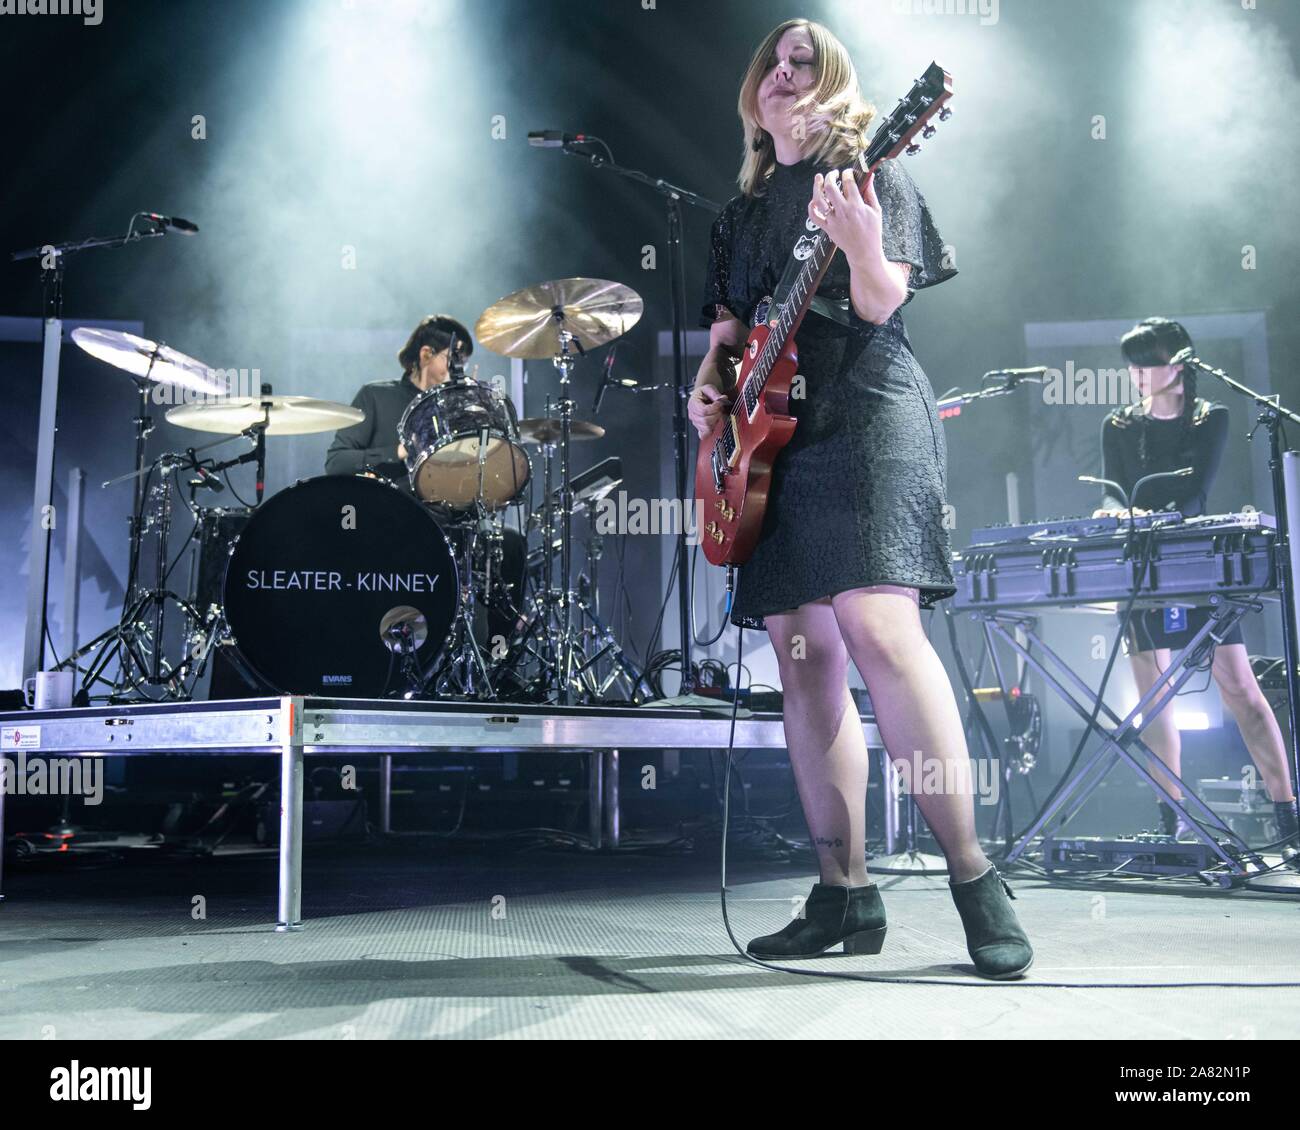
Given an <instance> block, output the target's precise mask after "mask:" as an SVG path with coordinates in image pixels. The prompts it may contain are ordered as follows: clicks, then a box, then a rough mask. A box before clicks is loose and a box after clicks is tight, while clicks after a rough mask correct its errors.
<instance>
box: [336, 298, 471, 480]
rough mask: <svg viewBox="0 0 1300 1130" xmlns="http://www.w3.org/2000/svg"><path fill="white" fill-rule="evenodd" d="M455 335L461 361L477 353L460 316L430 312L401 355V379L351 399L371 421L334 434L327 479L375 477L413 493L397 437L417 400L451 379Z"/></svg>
mask: <svg viewBox="0 0 1300 1130" xmlns="http://www.w3.org/2000/svg"><path fill="white" fill-rule="evenodd" d="M453 335H454V336H455V340H456V347H457V349H458V350H459V352H460V355H461V357H462V358H465V357H468V356H469V355H470V354H471V353H473V352H474V342H473V341H472V340H471V338H470V336H469V330H467V329H466V328H465V327H464V326H463V325H462V324H461V323H460V322H458V321H457V320H456V319H455V318H452V317H449V316H448V315H446V314H430V315H429V316H428V317H427V318H421V319H420V324H419V325H418V326H416V327H415V329H414V331H412V333H411V336H410V338H409V339H407V342H406V344H405V345H404V346H403V347H402V350H401V352H400V353H398V355H397V360H398V361H399V362H400V363H401V366H402V376H401V378H400V379H399V380H395V381H372V382H371V383H370V384H367V385H362V386H361V389H360V391H359V392H358V393H357V395H356V396H355V397H353V398H352V407H354V408H360V409H361V410H362V411H363V412H365V414H366V418H365V419H364V420H363V421H362V422H361V423H359V424H353V425H352V426H351V427H348V428H343V429H341V430H340V431H339V432H337V433H336V434H335V436H334V442H333V443H332V444H330V449H329V451H328V452H327V453H326V455H325V473H326V474H327V475H359V474H365V473H370V474H374V475H378V476H379V477H380V478H383V479H390V480H391V481H393V482H394V483H396V484H397V485H398V486H400V487H401V488H402V489H403V490H405V491H407V492H408V493H410V492H411V485H410V480H409V479H408V477H407V473H406V465H405V463H404V462H403V460H404V459H405V458H406V449H405V448H404V447H403V446H402V444H401V443H400V442H399V440H398V438H397V425H398V424H399V423H400V422H401V419H402V415H403V413H405V412H406V409H407V407H408V406H409V405H410V403H411V401H412V400H414V399H415V398H416V397H417V396H419V395H420V393H422V392H424V391H426V390H427V389H430V388H432V387H433V386H434V385H440V384H444V383H445V382H446V381H447V380H448V379H449V378H450V376H451V365H450V357H449V354H450V347H451V343H452V337H453Z"/></svg>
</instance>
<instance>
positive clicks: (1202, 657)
mask: <svg viewBox="0 0 1300 1130" xmlns="http://www.w3.org/2000/svg"><path fill="white" fill-rule="evenodd" d="M1209 601H1210V604H1211V606H1212V616H1211V618H1210V620H1209V621H1208V622H1207V623H1206V624H1205V625H1204V626H1203V627H1202V628H1201V629H1200V631H1198V632H1197V633H1196V635H1194V636H1193V637H1192V639H1191V641H1190V642H1189V643H1188V644H1187V646H1186V647H1184V648H1183V650H1182V651H1180V652H1179V653H1178V655H1177V656H1176V657H1174V659H1172V660H1171V661H1170V664H1169V671H1177V672H1178V674H1177V676H1176V677H1175V681H1174V682H1173V683H1170V682H1169V680H1168V679H1167V678H1166V679H1162V680H1160V681H1158V682H1157V683H1156V684H1155V685H1154V686H1153V687H1152V688H1151V689H1150V690H1149V691H1148V692H1147V693H1146V694H1145V695H1143V696H1142V699H1141V701H1140V702H1138V704H1137V705H1136V706H1135V707H1133V709H1132V710H1131V711H1130V712H1129V713H1128V714H1127V715H1126V716H1125V717H1123V718H1120V717H1119V716H1118V715H1117V714H1116V713H1115V712H1114V711H1113V710H1111V709H1110V707H1108V706H1107V705H1106V704H1105V703H1104V702H1099V699H1098V697H1097V693H1096V691H1094V690H1092V689H1091V688H1090V687H1089V686H1088V685H1087V683H1085V682H1084V681H1083V680H1082V679H1081V678H1080V677H1079V676H1078V675H1077V674H1076V673H1075V672H1074V671H1072V670H1070V668H1069V667H1068V666H1067V665H1066V663H1065V662H1064V660H1062V659H1061V657H1060V656H1059V655H1057V654H1056V652H1054V651H1052V649H1051V648H1049V647H1048V646H1047V645H1046V644H1045V643H1043V641H1042V639H1041V638H1040V637H1039V636H1038V634H1037V632H1036V631H1035V626H1036V624H1037V619H1038V617H1037V613H1035V612H1032V611H1027V610H1024V609H1017V610H1011V609H990V610H979V611H972V612H971V616H972V618H973V619H975V620H976V621H979V622H980V623H981V624H982V625H983V628H984V634H985V640H986V642H987V645H988V648H989V653H990V655H992V656H994V667H995V669H996V670H997V674H998V681H999V684H1000V685H1001V687H1002V691H1003V693H1004V694H1005V693H1006V692H1007V691H1008V687H1007V685H1006V684H1005V682H1004V680H1003V677H1002V669H1001V666H1000V665H999V664H998V663H997V660H996V654H997V653H996V651H995V649H994V643H995V640H996V639H1001V640H1003V641H1004V642H1005V643H1006V644H1008V645H1009V646H1010V647H1011V648H1012V649H1013V650H1014V651H1015V652H1016V654H1017V655H1019V656H1020V657H1021V658H1022V659H1023V660H1024V661H1025V662H1026V663H1028V664H1029V665H1030V666H1031V667H1033V668H1034V670H1035V671H1037V672H1038V673H1039V674H1040V675H1042V676H1043V678H1044V679H1045V680H1046V682H1047V685H1048V686H1050V687H1051V688H1052V689H1053V690H1054V691H1055V692H1056V693H1057V695H1059V696H1060V698H1061V699H1062V700H1063V701H1064V702H1065V703H1066V704H1067V705H1069V707H1070V708H1071V709H1072V710H1073V711H1074V712H1075V713H1076V714H1077V715H1078V716H1079V717H1080V718H1081V719H1083V722H1084V724H1085V725H1086V726H1087V727H1088V728H1089V729H1090V730H1092V731H1094V732H1095V733H1096V734H1097V735H1099V736H1100V737H1101V738H1102V739H1103V741H1102V744H1101V745H1100V746H1099V747H1098V748H1097V749H1096V750H1095V751H1094V752H1092V753H1091V754H1085V755H1084V757H1083V758H1082V760H1081V763H1080V764H1079V766H1078V767H1077V768H1076V770H1075V771H1074V773H1073V774H1072V775H1071V776H1070V777H1069V778H1068V779H1066V780H1064V781H1063V782H1062V783H1061V785H1060V786H1059V787H1058V788H1057V790H1056V793H1055V795H1054V796H1053V797H1052V799H1051V801H1050V802H1049V803H1048V805H1047V807H1046V808H1044V810H1043V812H1042V815H1040V816H1039V817H1038V819H1037V820H1035V821H1034V824H1033V826H1032V827H1031V828H1030V829H1029V830H1028V831H1027V832H1025V834H1024V835H1023V836H1021V837H1020V839H1019V840H1018V841H1017V842H1016V843H1015V845H1014V846H1012V848H1011V850H1010V851H1009V852H1008V853H1007V856H1006V862H1008V863H1010V862H1012V861H1014V860H1015V859H1017V858H1018V857H1019V856H1020V855H1022V854H1023V853H1024V852H1025V851H1026V849H1027V848H1028V847H1029V845H1030V843H1031V842H1032V841H1033V840H1035V839H1036V838H1037V837H1039V836H1040V835H1041V834H1042V833H1043V832H1044V829H1046V828H1047V827H1048V826H1049V825H1052V824H1055V825H1056V826H1057V827H1058V829H1059V828H1061V827H1064V825H1065V824H1067V823H1068V822H1069V821H1070V820H1071V819H1072V818H1073V817H1074V816H1075V815H1076V814H1077V813H1078V812H1079V810H1080V809H1081V808H1082V807H1083V805H1084V803H1085V802H1086V801H1087V800H1088V798H1089V797H1090V796H1091V795H1092V793H1093V792H1094V791H1095V790H1096V788H1097V787H1098V785H1100V784H1101V782H1102V780H1103V779H1104V778H1105V777H1106V776H1107V774H1109V773H1110V771H1111V769H1113V768H1114V767H1115V766H1116V765H1117V764H1118V763H1119V762H1120V761H1124V762H1126V763H1127V764H1128V765H1130V766H1131V767H1132V768H1133V770H1134V772H1136V773H1137V775H1138V776H1139V777H1140V778H1142V780H1144V781H1146V782H1147V784H1149V785H1150V786H1151V787H1152V788H1153V789H1155V791H1156V793H1157V794H1158V795H1160V796H1161V797H1163V798H1164V800H1165V802H1166V803H1167V804H1168V805H1169V806H1170V807H1171V808H1172V809H1173V810H1174V811H1175V812H1177V813H1178V814H1179V815H1181V816H1182V817H1183V818H1184V819H1185V820H1186V821H1187V823H1188V825H1189V826H1190V827H1191V828H1192V830H1193V831H1194V832H1195V833H1196V836H1197V838H1198V839H1200V840H1201V841H1202V842H1204V843H1205V844H1206V845H1207V846H1208V847H1209V848H1210V850H1211V851H1212V852H1213V853H1214V854H1215V855H1216V856H1218V858H1219V859H1220V860H1221V861H1222V862H1223V864H1224V866H1225V867H1226V868H1227V869H1228V871H1229V872H1231V873H1232V874H1234V875H1242V876H1245V875H1252V874H1254V873H1255V871H1254V869H1255V868H1258V869H1259V870H1261V871H1264V870H1267V865H1266V864H1265V863H1264V861H1263V860H1262V859H1261V858H1260V857H1259V856H1258V855H1257V854H1256V853H1255V852H1254V851H1253V850H1252V849H1251V848H1250V847H1249V846H1248V845H1247V844H1246V843H1245V842H1244V841H1243V840H1242V839H1241V838H1240V837H1239V836H1237V835H1236V834H1235V833H1234V832H1232V831H1231V830H1230V829H1229V828H1228V827H1227V825H1226V824H1224V823H1223V821H1222V820H1221V819H1220V818H1219V817H1218V815H1217V814H1216V813H1215V812H1213V811H1212V810H1211V809H1210V808H1209V807H1208V806H1207V805H1206V804H1205V802H1204V801H1202V800H1201V798H1200V797H1198V796H1197V795H1196V794H1195V793H1194V792H1193V791H1192V790H1191V789H1189V788H1187V786H1186V785H1184V784H1183V782H1182V780H1181V779H1180V778H1175V779H1177V780H1178V781H1179V784H1180V785H1181V786H1182V790H1183V799H1182V800H1175V799H1174V798H1173V797H1172V796H1170V794H1169V791H1168V790H1167V789H1166V788H1165V787H1164V786H1163V785H1162V784H1161V783H1160V781H1159V779H1158V778H1157V777H1156V776H1155V772H1161V773H1164V774H1167V775H1168V776H1170V777H1175V774H1174V773H1173V772H1172V771H1170V770H1169V769H1167V768H1165V766H1164V763H1163V762H1162V761H1161V760H1160V759H1159V758H1158V757H1157V756H1156V755H1155V753H1154V752H1153V751H1152V750H1151V748H1150V747H1149V746H1148V745H1147V744H1146V743H1145V742H1143V741H1142V739H1141V738H1140V736H1139V735H1140V733H1141V731H1142V730H1143V729H1144V728H1145V727H1146V725H1147V724H1148V723H1149V722H1150V720H1151V719H1152V718H1154V717H1155V716H1156V715H1157V714H1159V713H1160V711H1162V710H1164V708H1165V707H1166V706H1167V705H1168V704H1169V703H1170V702H1171V701H1172V700H1173V698H1174V696H1175V695H1176V694H1177V693H1178V691H1179V689H1180V688H1181V687H1182V686H1183V684H1184V683H1186V682H1187V680H1188V679H1190V678H1191V677H1192V674H1193V673H1194V672H1195V671H1196V670H1197V668H1198V666H1199V665H1202V664H1204V663H1205V662H1206V661H1207V660H1210V659H1212V657H1213V655H1214V648H1215V647H1216V646H1218V644H1219V643H1220V642H1221V641H1222V640H1223V639H1224V638H1225V637H1226V635H1227V633H1228V632H1229V631H1231V630H1232V628H1233V627H1234V626H1235V625H1236V624H1237V622H1238V621H1239V620H1240V619H1241V618H1242V617H1243V616H1244V615H1245V614H1246V613H1247V612H1251V611H1257V610H1259V609H1260V607H1261V605H1260V604H1259V602H1258V601H1254V600H1251V599H1248V598H1235V597H1223V596H1219V595H1218V594H1215V595H1213V596H1210V597H1209ZM1017 630H1018V631H1019V632H1020V633H1021V635H1022V638H1023V639H1024V640H1025V641H1026V642H1027V644H1028V646H1026V645H1025V644H1022V643H1021V640H1020V639H1017V637H1016V632H1017ZM1034 649H1037V653H1035V650H1034ZM1049 665H1055V667H1057V668H1058V669H1059V671H1060V674H1061V676H1062V677H1063V678H1064V680H1065V682H1062V681H1061V679H1060V678H1058V677H1057V676H1056V675H1055V674H1054V673H1053V672H1052V670H1050V669H1049ZM1067 683H1068V684H1069V686H1067V685H1066V684H1067ZM1071 687H1073V688H1074V690H1073V691H1072V690H1071V689H1070V688H1071ZM1094 707H1099V709H1098V720H1097V721H1093V717H1092V715H1093V709H1094ZM1138 715H1141V716H1142V723H1141V725H1138V723H1137V721H1136V719H1137V717H1138ZM1103 718H1104V719H1106V720H1108V721H1109V722H1110V724H1111V727H1112V728H1111V729H1107V728H1106V726H1104V725H1102V724H1101V723H1102V719H1103ZM1193 811H1194V812H1195V813H1196V815H1195V816H1193V815H1192V812H1193ZM1058 818H1059V819H1058ZM1202 825H1205V827H1203V826H1202Z"/></svg>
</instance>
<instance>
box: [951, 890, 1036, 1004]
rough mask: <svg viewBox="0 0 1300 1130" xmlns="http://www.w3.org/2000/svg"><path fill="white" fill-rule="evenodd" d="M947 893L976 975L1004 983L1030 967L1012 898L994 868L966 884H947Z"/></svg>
mask: <svg viewBox="0 0 1300 1130" xmlns="http://www.w3.org/2000/svg"><path fill="white" fill-rule="evenodd" d="M948 889H949V890H950V891H952V901H953V902H954V903H956V904H957V913H958V914H960V915H961V924H962V926H964V927H965V929H966V949H967V951H968V952H969V953H970V956H971V960H972V961H973V962H974V963H975V972H976V973H978V974H979V975H980V976H981V977H988V978H990V979H992V980H994V981H1006V980H1009V979H1011V978H1012V977H1019V976H1020V974H1022V973H1023V972H1024V971H1025V970H1026V969H1028V968H1029V967H1030V966H1031V965H1032V964H1033V963H1034V951H1033V949H1032V948H1030V945H1029V939H1028V938H1027V937H1025V932H1024V931H1023V930H1022V929H1021V928H1020V923H1019V922H1018V921H1017V920H1016V912H1015V910H1013V909H1012V906H1011V901H1010V899H1012V898H1014V897H1015V896H1014V895H1013V894H1011V888H1010V887H1009V886H1007V884H1006V883H1005V882H1004V881H1003V879H1002V876H1001V875H999V874H998V873H997V869H996V868H994V867H990V868H989V869H988V870H987V871H985V872H984V874H983V875H981V876H980V877H979V878H978V879H971V880H970V881H969V882H966V883H949V884H948Z"/></svg>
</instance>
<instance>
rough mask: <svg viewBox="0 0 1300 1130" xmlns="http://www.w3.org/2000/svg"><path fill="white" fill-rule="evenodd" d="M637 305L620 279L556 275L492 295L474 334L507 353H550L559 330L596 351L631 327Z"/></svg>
mask: <svg viewBox="0 0 1300 1130" xmlns="http://www.w3.org/2000/svg"><path fill="white" fill-rule="evenodd" d="M642 306H643V303H642V302H641V296H640V295H639V294H637V292H636V291H635V290H633V289H632V288H631V287H630V286H624V285H623V284H622V283H616V282H610V281H609V280H608V279H583V278H577V279H555V280H553V281H551V282H544V283H538V284H537V285H536V286H527V287H524V289H523V290H517V291H515V292H514V294H507V295H506V296H505V297H504V298H499V299H497V301H496V302H494V303H492V305H491V306H489V307H488V308H487V309H486V310H484V311H483V314H482V316H481V317H480V318H479V320H478V321H477V322H476V323H475V325H474V336H475V337H476V338H477V339H478V343H479V344H480V345H482V346H485V347H486V348H488V349H490V350H492V352H493V353H501V354H504V355H505V356H506V357H520V358H524V359H533V358H541V357H554V356H555V355H556V354H557V353H559V352H560V330H561V329H566V330H568V331H569V332H570V333H571V334H573V336H574V337H575V338H577V340H578V343H579V344H580V345H581V346H582V348H583V349H596V348H598V347H599V346H602V345H604V344H605V343H606V342H607V341H613V340H614V339H615V338H616V337H619V336H621V335H622V334H625V333H627V331H628V330H630V329H631V328H632V327H633V326H635V325H636V324H637V322H638V321H640V319H641V310H642Z"/></svg>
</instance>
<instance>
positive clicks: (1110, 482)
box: [1076, 475, 1129, 510]
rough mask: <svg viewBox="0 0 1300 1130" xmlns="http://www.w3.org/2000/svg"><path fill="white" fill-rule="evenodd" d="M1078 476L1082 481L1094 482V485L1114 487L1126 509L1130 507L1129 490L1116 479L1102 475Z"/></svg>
mask: <svg viewBox="0 0 1300 1130" xmlns="http://www.w3.org/2000/svg"><path fill="white" fill-rule="evenodd" d="M1076 478H1077V479H1078V480H1079V482H1081V483H1092V484H1093V485H1094V486H1099V487H1114V488H1115V493H1116V494H1118V495H1119V497H1120V501H1121V502H1123V503H1124V509H1125V510H1127V509H1128V508H1129V501H1128V491H1126V490H1125V489H1124V488H1123V487H1122V486H1120V485H1119V483H1117V482H1116V481H1115V480H1114V479H1103V478H1102V477H1101V476H1100V475H1077V476H1076Z"/></svg>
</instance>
